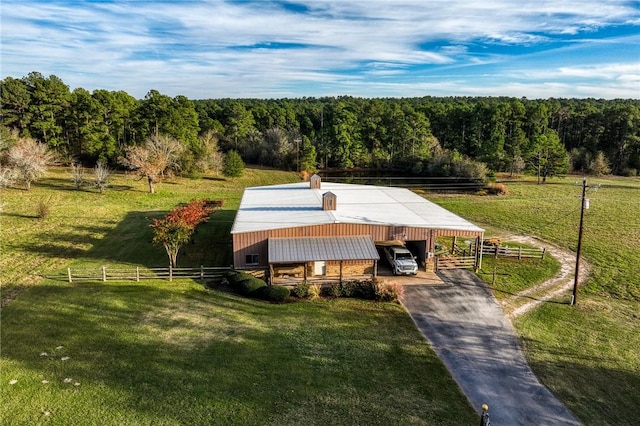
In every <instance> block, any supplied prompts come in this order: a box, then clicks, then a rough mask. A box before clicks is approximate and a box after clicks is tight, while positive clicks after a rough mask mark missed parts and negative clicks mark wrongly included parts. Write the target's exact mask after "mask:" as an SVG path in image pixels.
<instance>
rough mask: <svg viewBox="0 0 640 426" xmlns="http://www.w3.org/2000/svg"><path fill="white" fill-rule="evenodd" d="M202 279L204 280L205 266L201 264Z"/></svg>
mask: <svg viewBox="0 0 640 426" xmlns="http://www.w3.org/2000/svg"><path fill="white" fill-rule="evenodd" d="M200 279H201V280H204V266H202V265H200Z"/></svg>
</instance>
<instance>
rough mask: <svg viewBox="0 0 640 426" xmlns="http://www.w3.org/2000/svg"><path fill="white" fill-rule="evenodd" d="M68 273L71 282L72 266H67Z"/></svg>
mask: <svg viewBox="0 0 640 426" xmlns="http://www.w3.org/2000/svg"><path fill="white" fill-rule="evenodd" d="M67 275H68V276H69V282H71V268H67Z"/></svg>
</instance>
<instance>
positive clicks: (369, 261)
mask: <svg viewBox="0 0 640 426" xmlns="http://www.w3.org/2000/svg"><path fill="white" fill-rule="evenodd" d="M268 259H269V279H270V280H273V278H275V277H278V276H282V275H285V276H290V275H293V276H294V277H296V278H304V280H305V281H306V280H308V278H309V276H310V275H311V276H327V275H331V274H328V271H329V270H330V268H331V267H332V266H337V267H338V268H339V269H338V270H339V280H340V282H342V280H343V279H344V277H345V271H344V269H345V265H350V266H353V267H354V268H355V267H358V265H361V266H359V267H360V268H361V269H363V270H365V269H368V268H369V267H370V268H371V271H372V272H371V274H370V275H371V278H374V277H375V276H376V274H377V265H378V260H379V259H380V256H379V255H378V252H377V250H376V247H375V244H374V243H373V240H372V239H371V237H370V236H368V235H360V236H349V237H308V238H269V240H268ZM283 270H284V271H285V273H284V274H281V273H280V271H283ZM346 275H351V273H348V274H346ZM357 275H363V274H357Z"/></svg>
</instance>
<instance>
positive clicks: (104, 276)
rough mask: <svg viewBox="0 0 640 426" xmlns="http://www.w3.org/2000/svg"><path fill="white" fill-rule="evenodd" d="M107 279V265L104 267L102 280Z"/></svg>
mask: <svg viewBox="0 0 640 426" xmlns="http://www.w3.org/2000/svg"><path fill="white" fill-rule="evenodd" d="M106 281H107V268H106V267H105V266H103V267H102V282H106Z"/></svg>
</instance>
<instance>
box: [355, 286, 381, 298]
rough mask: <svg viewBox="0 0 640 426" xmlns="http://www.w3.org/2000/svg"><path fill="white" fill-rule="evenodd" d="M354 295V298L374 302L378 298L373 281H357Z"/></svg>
mask: <svg viewBox="0 0 640 426" xmlns="http://www.w3.org/2000/svg"><path fill="white" fill-rule="evenodd" d="M354 285H355V288H354V293H353V297H357V298H359V299H369V300H373V299H375V298H376V293H375V291H374V288H373V283H372V282H371V281H357V282H355V283H354Z"/></svg>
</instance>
